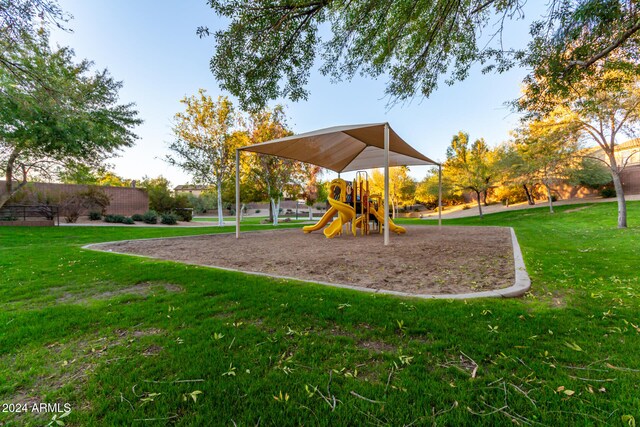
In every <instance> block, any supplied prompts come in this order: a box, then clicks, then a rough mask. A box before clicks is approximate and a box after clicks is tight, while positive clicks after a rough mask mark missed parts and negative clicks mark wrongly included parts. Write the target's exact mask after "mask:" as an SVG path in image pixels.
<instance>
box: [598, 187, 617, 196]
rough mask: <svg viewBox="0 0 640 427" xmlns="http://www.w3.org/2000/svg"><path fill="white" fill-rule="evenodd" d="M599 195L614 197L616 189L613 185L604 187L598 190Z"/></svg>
mask: <svg viewBox="0 0 640 427" xmlns="http://www.w3.org/2000/svg"><path fill="white" fill-rule="evenodd" d="M600 196H602V197H604V198H609V197H616V189H615V188H613V187H604V188H603V189H602V190H600Z"/></svg>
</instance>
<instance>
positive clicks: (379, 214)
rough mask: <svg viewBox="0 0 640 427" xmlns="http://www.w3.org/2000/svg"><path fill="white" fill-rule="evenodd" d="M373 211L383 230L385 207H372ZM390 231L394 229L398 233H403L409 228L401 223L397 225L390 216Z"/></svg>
mask: <svg viewBox="0 0 640 427" xmlns="http://www.w3.org/2000/svg"><path fill="white" fill-rule="evenodd" d="M371 213H372V214H373V215H375V217H376V219H377V220H378V222H379V223H380V229H381V230H382V226H383V225H384V208H383V207H382V206H380V207H379V208H378V210H375V209H371ZM389 231H393V232H394V233H397V234H403V233H406V232H407V229H406V228H404V227H402V226H400V225H396V224H395V223H394V222H393V221H391V218H389Z"/></svg>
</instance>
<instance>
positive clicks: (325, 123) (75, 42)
mask: <svg viewBox="0 0 640 427" xmlns="http://www.w3.org/2000/svg"><path fill="white" fill-rule="evenodd" d="M529 3H540V2H529ZM59 4H60V6H61V7H62V9H63V10H65V11H66V12H67V13H70V14H71V15H73V19H72V20H71V21H70V22H69V23H68V25H67V27H69V29H70V30H71V31H66V32H65V31H60V30H53V31H52V36H51V39H52V42H53V43H55V44H59V45H61V46H70V47H72V48H73V49H74V50H75V53H76V59H77V60H80V59H82V58H86V59H90V60H92V61H94V63H95V67H96V69H104V68H107V69H108V70H109V72H110V74H111V75H112V76H113V77H114V78H115V79H116V80H119V81H123V84H124V86H123V88H122V89H121V91H120V102H121V103H129V102H133V103H135V104H136V108H137V109H138V111H139V113H140V118H141V119H143V120H144V123H143V124H142V125H140V126H139V127H137V128H136V129H135V133H136V134H137V135H138V136H139V139H138V140H137V142H136V145H135V146H134V147H131V148H127V149H125V150H123V151H122V152H121V153H120V156H119V157H117V158H114V159H112V160H110V163H111V164H112V165H113V166H114V171H115V173H116V174H118V175H120V176H122V177H125V178H129V179H140V178H142V177H143V176H149V177H156V176H159V175H162V176H164V177H166V178H167V179H169V181H170V182H171V184H172V185H174V186H175V185H179V184H186V183H188V182H190V177H189V175H187V174H185V173H184V172H182V171H181V170H180V169H179V168H177V167H174V166H171V165H169V164H167V163H166V162H165V161H164V160H163V159H164V158H165V156H166V155H167V154H169V150H168V148H167V147H168V144H169V142H170V141H171V139H172V133H171V122H172V118H173V117H174V115H175V114H176V113H178V112H180V111H181V110H182V104H181V103H180V99H182V98H184V97H185V96H190V95H193V94H195V93H197V91H198V89H199V88H203V89H206V90H207V92H208V93H209V94H210V95H211V96H212V97H214V98H216V97H217V96H218V95H227V96H229V94H228V93H225V92H223V91H221V90H220V88H219V87H218V84H217V82H216V80H215V79H214V77H213V74H212V73H211V71H210V69H209V61H210V59H211V57H212V56H213V53H214V40H213V37H210V38H204V39H200V38H199V37H198V36H197V35H196V28H197V27H198V26H201V25H206V26H208V27H209V28H210V29H211V30H216V29H222V28H225V23H226V21H224V20H223V19H222V18H220V17H218V16H216V15H215V13H214V12H213V10H212V9H211V8H210V7H209V6H208V5H207V3H206V1H205V0H183V1H165V0H155V1H152V0H135V1H131V0H110V1H96V0H59ZM536 7H539V5H534V6H530V7H529V9H532V8H534V9H533V12H529V11H527V10H525V11H526V12H527V18H534V17H536V15H537V16H539V15H540V13H541V11H540V10H535V8H536ZM527 33H528V23H527V21H517V22H515V23H512V24H509V27H508V28H507V31H506V33H505V35H506V36H507V38H508V42H509V45H510V46H514V45H515V46H523V45H524V43H525V42H526V36H527ZM526 74H527V70H524V69H519V68H516V69H513V70H510V71H509V72H506V73H503V74H486V75H482V74H481V72H480V68H479V67H475V68H474V69H473V70H472V72H471V75H470V77H469V78H468V79H467V80H465V81H463V82H458V83H456V84H455V85H453V86H447V85H445V84H441V85H440V87H439V88H438V90H437V91H436V92H435V93H434V94H433V95H432V96H431V97H430V98H428V99H421V98H418V99H414V100H413V101H412V102H410V103H406V104H401V105H396V106H394V107H392V108H389V107H388V102H387V99H386V98H384V88H385V84H386V80H385V79H378V80H374V79H371V78H361V77H358V78H355V79H353V80H352V81H351V82H342V83H339V84H332V83H331V82H330V80H329V78H328V77H324V76H322V75H320V73H318V72H314V73H312V75H311V79H310V83H309V86H308V88H309V90H310V92H311V93H310V96H309V98H308V99H307V100H306V101H300V102H297V103H291V102H286V101H282V100H281V101H280V103H283V104H284V105H285V106H286V111H287V115H288V117H289V125H290V127H291V128H292V130H293V131H294V132H295V133H302V132H308V131H312V130H316V129H321V128H325V127H330V126H338V125H347V124H359V123H379V122H389V123H390V125H391V127H392V128H393V129H394V130H395V131H396V132H397V133H398V135H400V136H401V137H402V138H403V139H404V140H405V141H407V142H408V143H409V144H411V145H412V146H413V147H414V148H416V149H417V150H418V151H420V152H422V153H423V154H424V155H426V156H428V157H430V158H431V159H433V160H436V161H444V160H445V158H446V149H447V147H448V146H449V144H450V142H451V138H452V136H453V135H454V134H456V133H457V132H458V131H461V130H462V131H464V132H467V133H469V135H470V137H471V139H472V140H475V139H477V138H481V137H482V138H484V139H485V140H486V141H487V143H489V144H490V145H497V144H499V143H501V142H503V141H506V140H508V138H509V131H510V130H511V129H513V128H514V127H516V126H517V124H518V115H517V114H515V113H513V112H511V111H510V110H509V108H508V107H506V106H505V103H506V102H508V101H511V100H513V99H515V98H517V97H518V96H519V93H520V82H521V81H522V78H523V77H524V76H525V75H526ZM230 98H231V99H232V100H233V99H234V98H233V97H231V96H230ZM236 104H237V103H236ZM426 173H427V168H426V167H411V175H412V176H413V177H414V178H416V179H418V180H420V179H422V178H423V177H424V176H425V175H426ZM326 176H327V177H329V178H330V177H331V175H326Z"/></svg>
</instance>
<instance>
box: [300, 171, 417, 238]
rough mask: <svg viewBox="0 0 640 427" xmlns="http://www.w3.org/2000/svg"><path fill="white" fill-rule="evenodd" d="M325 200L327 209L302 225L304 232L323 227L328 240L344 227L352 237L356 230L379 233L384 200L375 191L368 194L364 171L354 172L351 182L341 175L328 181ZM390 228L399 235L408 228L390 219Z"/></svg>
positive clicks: (342, 230) (382, 219)
mask: <svg viewBox="0 0 640 427" xmlns="http://www.w3.org/2000/svg"><path fill="white" fill-rule="evenodd" d="M327 200H328V202H329V206H330V207H329V209H328V210H327V212H326V213H325V214H324V215H323V216H322V218H320V220H319V221H318V222H317V223H316V224H314V225H308V226H306V227H303V229H302V230H303V231H304V232H305V233H311V232H313V231H316V230H320V229H321V228H323V227H325V226H326V227H325V228H324V230H323V233H324V235H325V236H326V237H327V238H329V239H331V238H333V237H336V236H339V235H340V234H342V233H343V232H344V231H345V230H346V232H347V233H348V232H351V233H352V234H353V235H354V236H357V235H358V230H360V235H361V236H366V235H368V234H370V233H371V231H372V230H377V231H378V232H379V233H382V231H383V225H382V224H384V200H383V199H382V196H380V195H378V194H376V195H370V194H369V179H368V175H367V173H366V172H357V173H356V178H355V179H354V180H353V181H352V182H347V181H345V180H343V179H340V178H337V179H334V180H333V181H331V184H330V187H329V197H328V198H327ZM336 215H337V216H336ZM330 221H331V222H330ZM329 222H330V223H329ZM327 223H329V225H328V226H327ZM389 231H393V232H394V233H397V234H402V233H406V231H407V230H406V229H405V228H404V227H401V226H399V225H396V224H395V223H394V222H393V221H392V220H391V219H389Z"/></svg>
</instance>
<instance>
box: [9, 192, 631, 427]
mask: <svg viewBox="0 0 640 427" xmlns="http://www.w3.org/2000/svg"><path fill="white" fill-rule="evenodd" d="M577 208H580V206H575V205H574V206H567V207H560V208H558V209H557V211H558V212H557V213H556V214H554V215H550V214H548V213H547V212H546V210H545V209H544V208H541V209H536V210H528V211H518V212H512V213H505V214H495V215H489V216H486V217H485V219H484V220H482V221H481V220H478V219H464V220H462V219H461V220H455V221H447V222H445V223H446V224H456V225H460V224H465V225H467V224H468V225H477V224H482V225H508V226H512V227H514V228H515V230H516V233H517V235H518V239H519V241H520V245H521V248H522V250H523V253H524V257H525V262H526V264H527V267H528V269H529V274H530V275H531V279H532V284H533V291H532V292H531V293H530V294H529V295H528V296H527V297H524V298H521V299H509V300H495V299H484V300H468V301H423V300H419V299H409V298H396V297H389V296H382V295H373V294H364V293H357V292H354V291H347V290H342V289H334V288H330V287H325V286H321V285H311V284H306V283H298V282H288V281H283V280H270V279H267V278H261V277H256V276H248V275H243V274H238V273H231V272H223V271H216V270H214V269H209V268H202V267H195V266H185V265H180V264H176V263H171V262H161V261H154V260H149V259H144V258H138V257H129V256H124V255H117V254H108V253H98V252H93V251H87V250H83V249H81V246H82V245H84V244H87V243H91V242H99V241H109V240H118V239H131V238H148V237H160V236H171V235H187V234H200V233H206V232H209V233H211V232H220V231H231V230H232V228H231V227H227V228H225V229H218V228H206V229H203V228H198V229H188V228H181V229H158V228H122V227H120V228H116V227H113V228H111V227H96V228H89V227H77V228H71V227H56V228H38V229H36V228H8V227H4V228H0V269H1V270H0V271H1V272H2V273H1V275H0V301H1V303H2V311H1V312H0V326H1V327H2V329H0V402H2V403H7V404H8V403H18V402H29V403H30V404H32V403H39V402H49V403H53V402H58V403H61V404H63V403H68V404H70V406H71V413H70V414H69V415H68V416H67V417H65V418H63V420H62V421H64V422H65V423H66V425H77V426H85V425H109V426H112V425H163V424H176V425H238V426H249V425H250V426H255V425H257V424H259V425H264V426H268V425H278V426H281V425H327V426H329V425H331V426H336V425H369V424H370V425H393V426H396V425H432V424H436V425H514V423H515V424H516V425H556V426H560V425H603V424H609V425H621V426H622V425H630V423H631V421H632V420H635V422H638V421H640V278H639V276H640V274H639V270H638V261H639V260H640V226H639V224H640V203H639V202H633V203H629V223H630V224H632V227H630V228H629V229H627V230H618V229H616V228H615V215H616V212H615V211H616V206H615V205H614V204H608V203H607V204H598V205H593V206H589V207H588V208H586V209H581V210H580V209H578V210H576V209H577ZM402 222H404V223H412V224H421V225H425V226H428V225H429V224H433V222H431V221H420V220H414V221H411V220H408V221H402ZM255 228H258V227H257V226H256V227H255ZM259 228H260V229H264V226H262V227H259ZM392 238H393V236H392ZM326 245H327V247H326V248H318V250H330V245H331V241H330V240H327V242H326ZM460 245H464V242H460ZM220 250H225V248H220ZM433 250H434V251H436V250H438V249H437V248H433ZM407 256H421V257H424V258H425V260H426V262H428V256H429V254H428V253H424V254H407ZM354 262H357V260H354ZM452 268H455V266H452ZM0 417H1V418H0V425H1V424H2V423H3V422H7V421H8V422H9V423H8V424H9V425H12V421H13V422H15V424H16V425H25V424H26V425H28V424H31V425H43V424H47V423H48V422H50V421H51V420H52V417H53V414H52V413H48V414H34V413H26V414H19V415H16V414H10V413H6V412H5V413H0ZM630 417H633V418H630Z"/></svg>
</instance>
